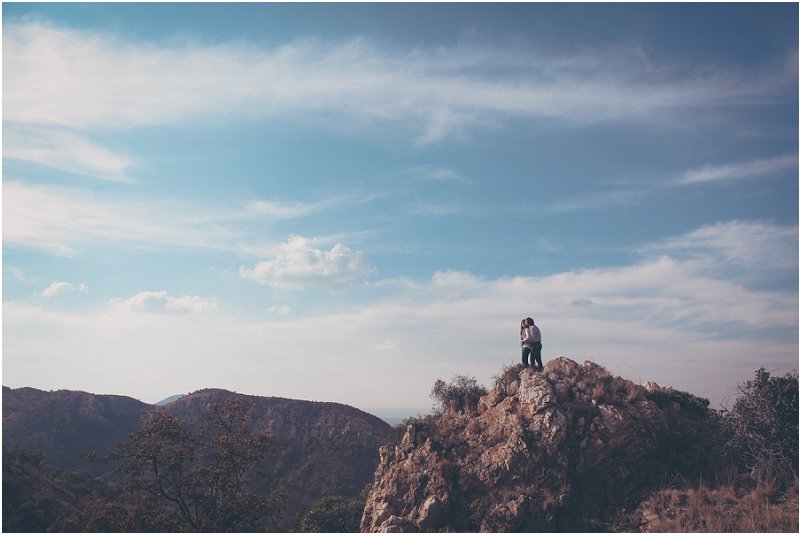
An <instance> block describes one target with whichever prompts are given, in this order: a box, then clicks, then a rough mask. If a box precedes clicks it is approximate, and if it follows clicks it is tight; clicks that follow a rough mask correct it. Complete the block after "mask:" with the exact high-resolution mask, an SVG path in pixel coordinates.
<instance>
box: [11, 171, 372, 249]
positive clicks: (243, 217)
mask: <svg viewBox="0 0 801 535" xmlns="http://www.w3.org/2000/svg"><path fill="white" fill-rule="evenodd" d="M3 200H4V203H3V242H4V243H5V244H7V245H12V246H18V247H24V248H28V249H34V250H40V251H47V252H50V253H54V254H58V255H66V256H73V255H76V254H78V253H79V251H80V250H81V248H82V247H84V246H86V245H89V244H96V243H99V242H100V243H106V244H109V243H112V244H113V245H114V246H117V247H119V246H123V245H127V246H131V245H136V246H146V247H150V248H153V247H163V246H178V247H194V248H213V249H219V250H226V251H235V252H238V253H246V254H248V253H253V252H256V251H257V250H262V251H263V250H264V249H270V250H273V249H274V248H275V246H274V244H266V245H265V244H263V243H261V242H262V241H263V239H264V238H263V232H261V233H259V232H257V231H258V230H259V229H257V228H253V227H252V223H253V222H256V221H259V222H261V221H264V220H268V221H269V220H270V219H273V220H279V219H287V218H300V217H304V216H307V215H310V214H313V213H315V212H317V211H319V210H322V209H325V208H328V207H330V206H334V205H340V204H342V203H347V202H359V201H352V200H348V199H345V198H343V197H338V198H335V199H329V200H323V201H319V202H315V203H309V204H301V203H279V202H267V201H264V202H262V201H251V202H249V203H242V204H232V205H230V206H220V205H201V204H193V203H189V202H184V201H180V202H178V201H170V200H166V199H159V200H146V199H137V198H135V197H130V196H129V197H128V198H123V197H116V196H112V195H103V194H102V193H99V192H87V191H82V190H79V189H76V188H64V187H51V186H32V185H28V184H25V183H24V182H19V181H13V180H7V181H5V182H4V183H3Z"/></svg>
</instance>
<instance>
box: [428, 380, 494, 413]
mask: <svg viewBox="0 0 801 535" xmlns="http://www.w3.org/2000/svg"><path fill="white" fill-rule="evenodd" d="M486 394H487V389H486V388H484V387H483V386H481V385H479V384H478V382H477V381H476V379H475V378H474V377H467V376H465V375H456V376H454V377H453V378H452V379H451V382H450V383H446V382H445V381H443V380H442V379H437V381H436V382H435V383H434V387H433V388H432V389H431V397H432V398H434V399H435V400H436V401H437V402H438V403H439V407H438V409H439V410H440V411H443V412H444V411H446V410H448V408H450V407H451V405H453V406H454V408H455V409H456V410H460V411H464V410H465V409H468V408H470V407H475V406H476V405H478V400H479V399H481V396H484V395H486Z"/></svg>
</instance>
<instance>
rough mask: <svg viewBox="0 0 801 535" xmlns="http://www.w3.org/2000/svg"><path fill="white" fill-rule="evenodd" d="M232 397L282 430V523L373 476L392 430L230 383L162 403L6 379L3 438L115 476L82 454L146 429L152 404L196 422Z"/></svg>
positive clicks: (257, 428)
mask: <svg viewBox="0 0 801 535" xmlns="http://www.w3.org/2000/svg"><path fill="white" fill-rule="evenodd" d="M233 398H245V399H247V400H248V401H249V402H250V403H251V405H252V416H251V430H252V431H254V432H258V433H264V434H268V435H271V436H274V437H275V438H276V444H275V454H274V455H272V456H270V457H269V458H268V459H267V461H266V468H267V474H268V477H267V478H265V480H264V484H265V485H267V486H268V487H269V489H270V490H274V491H280V492H282V493H283V494H284V495H285V496H286V502H285V503H286V507H285V510H284V519H283V521H282V522H283V523H282V524H279V526H278V527H279V528H284V529H287V528H289V527H291V524H292V522H294V521H295V517H296V516H297V515H298V514H300V513H302V512H304V511H306V510H308V508H309V507H311V505H312V504H313V503H314V502H315V501H316V500H318V499H319V498H321V497H322V496H323V495H326V494H332V495H341V496H355V495H357V494H358V493H359V492H360V491H361V490H362V489H363V487H364V486H365V485H366V484H367V483H369V481H370V480H371V479H372V476H373V472H374V469H375V466H376V464H377V462H378V448H379V446H380V444H381V443H382V442H383V441H384V440H385V438H386V436H387V435H388V433H389V431H390V426H389V425H388V424H387V423H385V422H383V421H382V420H381V419H380V418H378V417H376V416H373V415H371V414H368V413H366V412H364V411H361V410H360V409H357V408H355V407H351V406H349V405H344V404H341V403H334V402H322V401H304V400H293V399H289V398H282V397H266V396H251V395H245V394H239V393H236V392H231V391H229V390H224V389H213V388H207V389H202V390H198V391H196V392H192V393H190V394H188V395H186V396H184V397H182V398H181V399H178V400H176V401H174V402H172V403H170V404H168V405H164V406H156V405H151V404H147V403H143V402H141V401H138V400H135V399H133V398H129V397H126V396H115V395H105V394H103V395H94V394H90V393H87V392H81V391H70V390H58V391H54V392H46V391H43V390H38V389H34V388H29V387H25V388H20V389H11V388H8V387H5V386H4V387H3V442H4V444H8V445H11V446H14V445H19V446H22V447H24V448H26V449H27V450H29V451H31V452H41V453H42V455H43V457H44V458H45V459H46V460H47V461H48V462H49V463H50V464H51V465H52V466H53V468H56V469H63V470H79V471H86V472H89V473H92V474H94V475H96V476H102V477H104V478H107V479H109V480H114V479H115V477H116V474H115V472H114V467H113V466H108V465H106V464H105V463H93V462H91V461H90V460H89V459H87V458H85V457H81V456H80V454H82V453H86V452H89V451H96V452H97V454H98V455H99V456H105V455H108V454H109V453H111V452H112V451H113V450H114V446H115V445H116V444H119V443H121V442H124V441H125V440H126V439H127V438H128V436H129V435H130V433H132V432H133V431H135V430H137V429H139V427H140V424H141V420H140V419H141V417H142V416H143V415H144V414H146V413H147V412H149V411H151V410H166V411H168V412H169V413H171V414H172V415H173V416H175V417H177V418H178V419H179V420H181V421H183V422H184V423H185V424H186V425H187V426H188V427H189V428H195V429H196V428H198V427H199V426H200V425H202V424H203V422H204V421H205V418H206V415H207V414H208V413H209V411H210V410H211V407H212V406H213V405H214V404H218V403H222V402H224V401H226V400H228V399H233Z"/></svg>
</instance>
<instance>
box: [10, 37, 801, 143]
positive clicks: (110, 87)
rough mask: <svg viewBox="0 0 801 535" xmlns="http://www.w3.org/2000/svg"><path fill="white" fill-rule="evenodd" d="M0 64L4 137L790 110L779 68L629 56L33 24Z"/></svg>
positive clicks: (427, 127) (424, 126)
mask: <svg viewBox="0 0 801 535" xmlns="http://www.w3.org/2000/svg"><path fill="white" fill-rule="evenodd" d="M4 50H5V61H4V74H5V77H4V82H5V83H4V91H3V103H4V119H5V120H6V121H10V122H11V123H17V124H28V125H60V126H63V127H70V128H88V127H129V126H136V125H150V124H164V123H170V122H175V121H181V120H184V119H188V118H194V117H198V116H204V117H209V116H214V115H217V116H219V117H227V116H230V114H241V115H245V114H247V115H249V116H252V115H254V114H255V115H262V116H269V115H276V114H278V115H281V114H285V113H287V112H294V113H297V112H301V113H307V114H313V115H316V116H318V117H322V116H326V115H327V116H329V117H337V118H339V117H341V116H342V115H345V116H352V117H356V118H362V119H363V118H367V119H370V120H371V121H377V122H378V123H385V122H392V123H400V124H401V125H403V126H405V127H407V128H408V129H409V131H410V132H413V133H414V134H413V135H416V136H417V137H418V139H419V141H421V142H432V141H436V140H439V139H442V138H443V137H446V136H448V135H450V134H452V133H458V132H460V131H462V130H463V129H464V128H466V127H469V126H476V125H496V124H497V121H498V120H499V119H503V118H506V117H520V116H529V117H549V118H558V119H561V120H565V121H572V122H573V121H575V122H582V123H583V122H595V121H599V120H600V121H603V120H610V119H612V120H614V119H631V118H634V119H646V120H651V119H652V118H655V117H658V118H664V117H665V116H666V114H665V112H671V111H675V110H693V109H697V108H699V107H708V106H715V107H716V108H717V109H720V107H721V106H724V105H747V104H749V103H754V104H762V103H764V102H766V101H771V100H775V99H779V98H791V97H792V94H793V89H794V87H795V83H796V82H797V76H798V75H797V69H796V68H795V66H793V65H792V63H788V65H789V67H788V66H787V65H782V68H783V69H786V70H781V69H779V70H777V71H772V72H761V73H758V74H759V75H758V76H757V75H755V74H754V73H723V72H720V71H719V70H718V71H715V72H714V74H708V73H697V72H694V73H689V74H687V73H685V72H682V71H679V70H673V69H671V68H670V67H668V66H658V67H657V66H653V65H649V64H648V63H647V62H643V61H642V51H641V50H640V49H638V48H637V47H633V48H632V49H631V50H626V49H623V48H621V47H617V48H614V49H609V50H599V51H595V52H594V53H592V54H590V53H586V52H585V53H580V54H575V55H573V56H570V55H564V56H561V57H559V56H554V55H552V54H549V55H543V54H538V53H537V52H536V51H531V50H527V53H526V54H517V56H518V57H520V58H521V59H519V60H513V59H512V56H513V54H511V53H510V51H509V50H505V49H486V50H476V49H475V48H470V47H455V48H452V49H449V50H436V51H427V50H420V49H418V50H415V51H413V52H408V53H407V52H403V51H401V52H397V51H393V52H388V51H385V50H381V49H379V48H377V47H375V46H373V45H371V44H370V43H369V42H367V41H364V40H352V41H349V42H345V43H324V42H316V41H311V40H307V41H299V42H293V43H289V44H285V45H283V46H280V47H277V48H273V49H258V48H256V47H248V46H244V45H241V44H236V45H235V44H220V45H198V44H194V43H186V44H184V45H172V46H158V45H155V44H152V43H138V44H137V43H131V42H123V41H120V40H119V39H115V38H113V37H110V36H106V35H103V34H97V33H90V32H86V31H79V30H71V29H60V28H55V27H52V26H47V25H42V24H37V23H23V24H19V25H13V26H7V27H6V28H4ZM621 58H622V59H621ZM498 65H503V66H504V71H503V73H500V72H499V71H498V69H497V66H498ZM477 72H482V73H486V72H494V74H493V75H491V76H488V75H485V74H482V75H479V74H476V73H477ZM97 73H103V76H100V77H98V76H97ZM696 115H699V114H696Z"/></svg>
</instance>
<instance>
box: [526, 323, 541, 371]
mask: <svg viewBox="0 0 801 535" xmlns="http://www.w3.org/2000/svg"><path fill="white" fill-rule="evenodd" d="M526 323H528V337H527V340H526V342H527V344H526V345H528V347H530V348H531V367H532V368H536V369H537V371H542V333H540V328H539V327H537V326H536V325H534V320H533V319H531V318H526Z"/></svg>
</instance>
